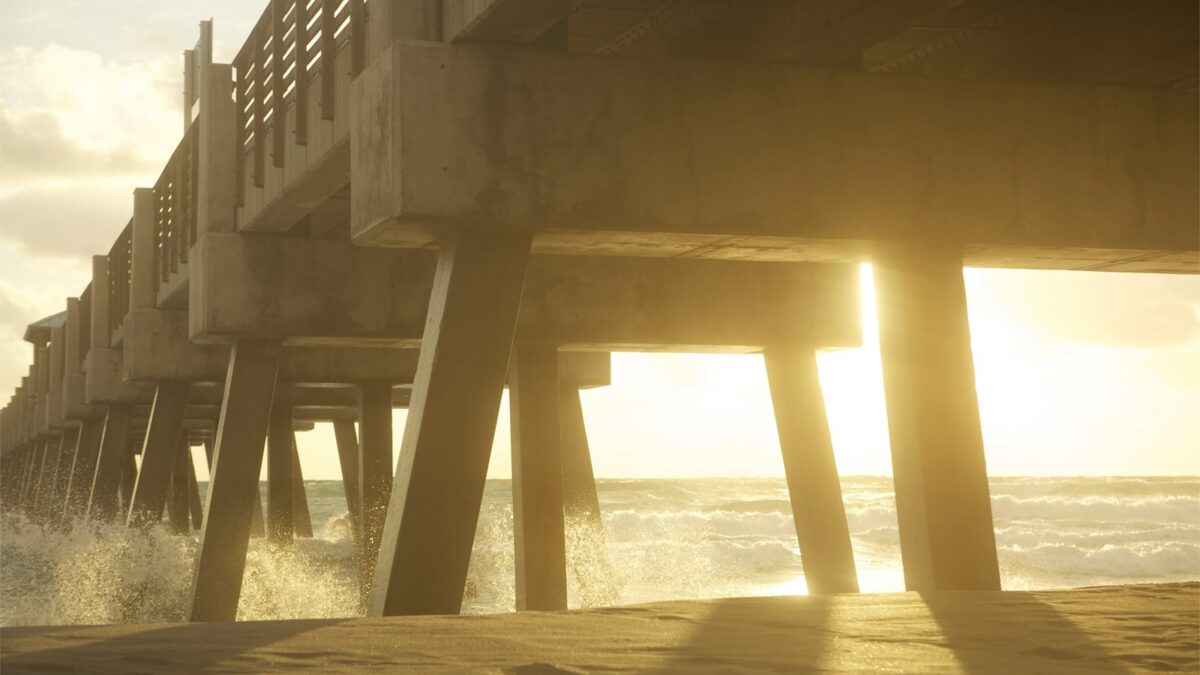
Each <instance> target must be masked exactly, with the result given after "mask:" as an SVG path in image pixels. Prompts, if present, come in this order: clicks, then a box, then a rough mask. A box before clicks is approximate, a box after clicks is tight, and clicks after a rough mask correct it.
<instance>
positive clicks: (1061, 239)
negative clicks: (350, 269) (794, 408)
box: [350, 42, 1200, 273]
mask: <svg viewBox="0 0 1200 675" xmlns="http://www.w3.org/2000/svg"><path fill="white" fill-rule="evenodd" d="M352 102H353V105H352V114H353V116H354V119H353V123H352V127H351V133H350V136H351V156H352V157H353V165H352V167H351V175H352V181H353V184H354V191H353V195H352V200H353V202H352V234H353V237H354V239H355V242H356V243H359V244H365V245H371V246H405V247H414V246H425V245H428V244H431V243H433V242H434V241H436V239H437V237H438V236H440V235H441V234H442V233H444V232H445V231H447V230H450V229H459V228H464V229H476V228H503V229H506V230H524V231H529V232H535V233H537V236H536V238H535V249H534V250H535V252H540V253H574V254H593V255H597V254H620V255H642V256H663V257H666V256H671V257H713V258H736V259H755V260H793V261H800V260H803V261H858V260H864V259H869V258H870V257H871V256H872V255H873V253H874V247H875V245H877V244H878V243H881V242H884V243H886V242H897V241H905V242H909V243H928V244H939V245H953V246H956V247H959V248H960V249H961V252H962V254H963V258H964V263H965V264H967V265H973V266H1000V267H1029V268H1058V269H1107V270H1116V271H1138V272H1188V273H1196V272H1198V271H1200V256H1198V255H1197V252H1200V232H1198V230H1197V228H1196V223H1197V222H1198V220H1200V207H1198V205H1197V203H1198V199H1197V196H1198V194H1200V188H1198V187H1197V186H1198V185H1200V172H1198V168H1197V162H1196V158H1195V149H1196V147H1197V139H1198V134H1197V126H1198V122H1197V118H1198V115H1197V101H1196V98H1195V96H1191V95H1188V94H1185V93H1176V92H1167V91H1153V90H1145V89H1136V88H1119V87H1103V86H1064V85H1046V84H1011V83H982V82H954V81H945V80H926V79H917V78H895V77H887V76H877V75H871V74H864V73H858V72H853V71H850V70H844V69H823V68H813V67H804V66H793V65H781V64H762V63H726V62H715V61H688V60H682V59H623V58H614V57H594V56H584V55H567V54H562V53H556V52H553V51H549V50H530V49H516V48H509V47H496V46H493V47H466V46H461V45H459V46H455V47H447V46H438V45H431V44H427V43H412V42H397V43H395V44H393V45H392V46H391V47H390V48H389V50H387V51H385V52H384V53H382V54H380V55H379V57H378V58H376V59H374V60H373V61H372V63H371V64H370V65H369V66H368V67H367V69H366V70H365V71H364V72H363V73H362V74H360V75H359V77H358V78H357V79H356V80H355V82H354V95H353V97H352Z"/></svg>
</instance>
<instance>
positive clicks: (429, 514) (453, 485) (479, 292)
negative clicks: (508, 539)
mask: <svg viewBox="0 0 1200 675" xmlns="http://www.w3.org/2000/svg"><path fill="white" fill-rule="evenodd" d="M530 245H531V242H530V239H529V238H528V237H525V236H519V235H518V236H513V235H508V234H498V233H482V232H481V233H472V234H469V235H463V236H458V237H454V238H452V239H450V240H448V241H445V242H443V244H442V248H441V251H440V254H439V257H438V265H437V271H436V273H435V274H434V283H433V293H432V296H431V300H430V304H429V311H428V318H427V321H426V324H425V332H424V335H423V337H422V342H421V354H420V358H419V360H418V364H417V373H416V378H415V380H414V383H413V396H412V402H411V404H410V407H409V414H408V421H407V423H406V424H405V428H404V438H403V441H402V443H401V447H400V458H399V461H398V463H397V469H396V477H395V481H394V483H393V484H392V495H391V500H390V502H389V504H388V513H387V520H386V522H385V524H384V530H383V536H382V539H381V541H380V549H379V560H378V564H377V565H376V568H375V577H374V581H373V583H372V586H371V595H370V603H369V606H368V612H369V613H370V614H371V615H373V616H383V615H392V614H447V613H449V614H453V613H457V612H458V611H459V609H460V608H461V606H462V596H463V589H464V584H465V582H466V576H467V565H468V563H469V562H470V557H471V545H472V542H473V540H474V536H475V526H476V523H477V521H478V517H479V506H480V503H481V502H482V499H483V487H484V481H485V478H486V477H487V467H488V459H489V455H490V450H491V444H492V438H493V436H494V434H495V430H496V415H497V413H498V412H499V407H500V398H501V395H502V394H503V391H504V380H505V372H506V370H507V369H508V359H509V353H510V351H511V350H512V342H513V335H514V333H515V330H516V321H517V310H518V308H519V307H520V303H521V291H522V287H523V286H524V282H525V270H526V265H527V263H528V259H529V250H530Z"/></svg>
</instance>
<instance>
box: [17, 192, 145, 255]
mask: <svg viewBox="0 0 1200 675" xmlns="http://www.w3.org/2000/svg"><path fill="white" fill-rule="evenodd" d="M132 193H133V188H132V186H130V187H119V188H118V187H107V186H103V187H101V186H92V185H79V186H71V187H64V188H49V189H32V190H23V191H21V192H18V193H16V194H14V195H11V196H9V197H7V198H5V199H3V200H0V239H2V240H5V241H9V242H12V243H13V244H15V245H16V246H18V247H19V248H20V249H21V250H22V251H24V252H25V253H28V254H30V255H34V256H49V257H68V258H86V257H90V256H92V255H99V254H104V253H107V252H108V250H109V248H110V247H111V246H112V243H113V241H115V240H116V238H117V235H119V234H120V233H121V229H122V228H124V227H125V224H126V223H128V222H129V218H130V215H131V214H132V212H133V197H132Z"/></svg>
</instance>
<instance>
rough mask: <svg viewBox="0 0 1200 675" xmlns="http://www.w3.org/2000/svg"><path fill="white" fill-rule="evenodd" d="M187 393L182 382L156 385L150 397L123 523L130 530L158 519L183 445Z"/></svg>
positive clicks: (189, 387) (160, 516)
mask: <svg viewBox="0 0 1200 675" xmlns="http://www.w3.org/2000/svg"><path fill="white" fill-rule="evenodd" d="M190 390H191V385H190V384H188V383H186V382H160V383H159V385H158V389H157V391H156V392H155V394H154V403H153V406H152V407H151V410H150V422H149V426H148V427H147V429H146V440H145V442H144V444H143V445H142V467H141V471H140V472H139V473H138V477H137V482H136V483H135V484H134V488H133V503H132V505H131V506H130V508H129V517H128V519H127V521H126V522H127V524H128V525H129V526H130V527H135V526H145V525H150V524H153V523H157V522H158V521H159V520H160V519H161V518H162V512H163V505H164V503H166V500H167V491H168V487H169V486H170V485H172V481H171V475H172V474H173V473H174V469H175V462H176V460H177V459H178V457H179V445H180V443H181V442H183V443H186V442H187V441H186V439H185V438H184V437H183V418H184V414H185V412H186V411H187V403H188V394H189V393H190Z"/></svg>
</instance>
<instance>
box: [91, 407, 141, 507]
mask: <svg viewBox="0 0 1200 675" xmlns="http://www.w3.org/2000/svg"><path fill="white" fill-rule="evenodd" d="M132 407H133V406H131V405H130V404H128V403H112V404H110V405H109V406H108V414H107V415H106V416H105V418H104V433H103V435H102V436H101V439H100V453H99V455H98V456H97V458H96V472H95V476H94V477H93V479H92V487H91V495H90V496H89V497H88V505H87V517H88V520H109V519H111V518H114V517H115V516H116V515H117V513H118V509H119V503H118V499H119V495H118V491H119V490H120V487H121V474H122V473H123V472H124V470H125V462H126V459H128V458H131V457H132V454H131V453H130V452H129V422H130V414H131V411H132Z"/></svg>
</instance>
